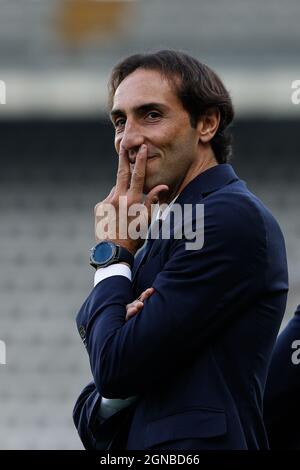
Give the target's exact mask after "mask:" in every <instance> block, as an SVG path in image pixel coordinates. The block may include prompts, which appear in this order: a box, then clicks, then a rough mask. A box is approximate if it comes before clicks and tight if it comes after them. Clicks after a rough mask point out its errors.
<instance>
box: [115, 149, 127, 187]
mask: <svg viewBox="0 0 300 470" xmlns="http://www.w3.org/2000/svg"><path fill="white" fill-rule="evenodd" d="M130 177H131V173H130V164H129V159H128V155H127V151H126V150H125V148H124V147H123V146H122V145H121V146H120V152H119V166H118V172H117V181H116V187H115V192H116V193H118V194H124V193H126V191H127V190H128V187H129V183H130Z"/></svg>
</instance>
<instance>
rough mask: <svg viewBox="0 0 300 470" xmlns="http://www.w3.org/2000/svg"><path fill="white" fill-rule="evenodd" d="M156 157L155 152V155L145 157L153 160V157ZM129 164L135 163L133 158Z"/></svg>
mask: <svg viewBox="0 0 300 470" xmlns="http://www.w3.org/2000/svg"><path fill="white" fill-rule="evenodd" d="M156 157H158V155H157V154H155V155H150V156H149V157H147V160H153V158H156ZM130 164H131V165H134V164H135V160H130Z"/></svg>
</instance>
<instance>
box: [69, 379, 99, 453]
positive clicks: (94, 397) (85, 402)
mask: <svg viewBox="0 0 300 470" xmlns="http://www.w3.org/2000/svg"><path fill="white" fill-rule="evenodd" d="M100 401H101V396H100V395H99V393H98V391H97V390H96V386H95V384H94V382H90V383H89V384H88V385H87V386H86V387H85V388H84V389H83V390H82V392H81V394H80V395H79V397H78V399H77V401H76V403H75V406H74V409H73V421H74V424H75V427H76V429H77V431H78V434H79V437H80V439H81V441H82V443H83V445H84V448H85V449H95V443H96V442H95V438H94V436H93V434H92V429H91V426H92V420H93V417H94V415H95V413H96V412H97V410H98V408H99V406H100Z"/></svg>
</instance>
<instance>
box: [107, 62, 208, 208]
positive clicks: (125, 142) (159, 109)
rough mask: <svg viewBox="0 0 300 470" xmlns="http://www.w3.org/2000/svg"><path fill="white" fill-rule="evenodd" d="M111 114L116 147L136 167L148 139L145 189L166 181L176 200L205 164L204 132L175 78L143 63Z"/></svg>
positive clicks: (125, 82)
mask: <svg viewBox="0 0 300 470" xmlns="http://www.w3.org/2000/svg"><path fill="white" fill-rule="evenodd" d="M111 118H112V121H113V123H114V126H115V148H116V151H117V153H118V154H119V150H120V145H122V146H123V147H124V148H125V149H126V151H127V155H128V158H129V161H130V162H131V170H132V169H133V165H134V162H135V158H136V155H137V152H138V150H139V148H140V146H141V145H142V144H146V145H147V149H148V157H149V159H148V161H147V167H146V177H145V185H144V193H145V194H147V193H148V192H149V191H150V190H151V189H152V188H154V187H155V186H157V185H158V184H166V185H168V186H169V188H170V192H169V196H172V197H171V198H169V199H170V200H171V199H172V198H173V197H174V196H175V195H176V194H177V192H178V190H179V189H180V188H182V186H184V185H185V184H187V182H189V181H190V180H191V179H192V178H193V177H194V176H196V174H197V168H199V164H200V166H201V145H199V132H198V130H197V129H196V128H193V127H192V126H191V123H190V118H189V114H188V112H187V111H186V110H185V109H184V108H183V106H182V104H181V101H180V100H179V98H178V97H177V95H176V92H175V89H174V87H173V86H172V84H171V83H170V81H169V80H167V79H166V78H164V77H163V76H162V75H161V74H160V73H159V72H158V71H155V70H146V69H142V68H139V69H137V70H135V71H134V72H133V73H131V74H130V75H128V76H127V77H126V78H125V79H124V80H123V81H122V82H121V83H120V85H119V86H118V88H117V89H116V92H115V95H114V100H113V109H112V111H111ZM198 173H199V171H198Z"/></svg>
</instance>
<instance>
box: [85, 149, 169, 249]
mask: <svg viewBox="0 0 300 470" xmlns="http://www.w3.org/2000/svg"><path fill="white" fill-rule="evenodd" d="M146 165H147V146H146V145H141V147H140V148H139V151H138V153H137V155H136V160H135V164H134V169H133V172H132V175H131V171H130V162H129V158H128V153H127V151H126V150H125V149H124V147H122V146H121V147H120V154H119V167H118V173H117V181H116V186H114V187H113V188H112V190H111V191H110V193H109V195H108V196H107V197H106V199H104V200H103V201H101V202H99V203H98V204H96V206H95V209H94V213H95V238H96V242H97V243H98V242H99V241H101V240H110V241H112V242H114V243H116V244H118V245H121V246H123V247H124V248H127V250H129V251H130V252H131V253H132V254H133V255H135V253H136V252H137V250H138V249H139V248H140V247H141V246H142V245H143V244H144V242H145V238H146V234H147V229H148V227H149V225H150V223H151V204H154V203H156V202H158V194H159V193H160V192H161V191H167V190H169V187H168V186H166V185H163V184H160V185H158V186H155V187H154V188H153V189H152V190H151V191H149V193H148V194H147V197H146V198H145V201H144V203H142V199H143V188H144V181H145V175H146ZM121 196H123V197H122V198H121V199H120V197H121ZM124 196H125V197H124ZM120 205H121V206H122V209H121V210H120ZM133 205H135V209H136V211H135V215H129V213H128V210H129V209H130V207H131V206H133ZM120 213H121V221H120V220H119V219H120V217H119V214H120ZM136 213H138V216H137V215H136ZM104 214H108V215H107V216H106V217H105V218H104ZM124 214H125V217H123V215H124ZM140 215H141V217H139V216H140ZM137 217H139V220H141V222H142V227H140V233H141V232H142V237H143V238H142V237H141V236H140V237H139V238H136V239H134V238H133V237H132V236H131V237H130V232H129V231H128V228H129V229H130V230H131V227H130V223H131V222H132V221H134V220H135V219H137ZM124 219H125V220H124ZM119 224H121V225H119ZM139 225H140V224H138V226H137V227H136V231H137V232H138V230H139ZM144 227H145V230H143V228H144Z"/></svg>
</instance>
